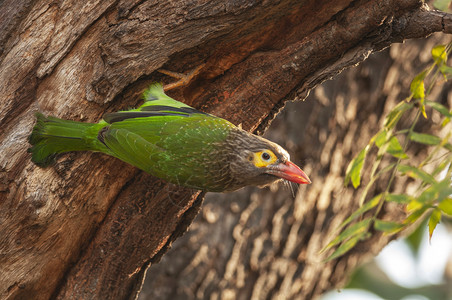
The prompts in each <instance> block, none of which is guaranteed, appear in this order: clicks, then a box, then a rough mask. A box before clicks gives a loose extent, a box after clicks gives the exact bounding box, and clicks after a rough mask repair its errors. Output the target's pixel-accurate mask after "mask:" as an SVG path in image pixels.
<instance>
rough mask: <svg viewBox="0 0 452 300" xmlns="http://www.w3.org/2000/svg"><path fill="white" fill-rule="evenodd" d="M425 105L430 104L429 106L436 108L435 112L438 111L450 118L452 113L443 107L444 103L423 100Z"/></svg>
mask: <svg viewBox="0 0 452 300" xmlns="http://www.w3.org/2000/svg"><path fill="white" fill-rule="evenodd" d="M425 105H427V106H430V107H431V108H433V109H434V110H436V111H437V112H439V113H440V114H442V115H443V116H445V117H447V118H451V117H452V114H451V113H450V111H449V110H448V109H447V107H445V106H444V105H442V104H440V103H438V102H435V101H425Z"/></svg>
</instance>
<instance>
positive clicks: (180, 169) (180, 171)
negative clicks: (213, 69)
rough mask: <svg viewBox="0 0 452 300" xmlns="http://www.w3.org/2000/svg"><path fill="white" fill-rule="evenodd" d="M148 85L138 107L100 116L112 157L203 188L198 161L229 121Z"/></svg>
mask: <svg viewBox="0 0 452 300" xmlns="http://www.w3.org/2000/svg"><path fill="white" fill-rule="evenodd" d="M157 87H159V86H153V87H151V88H150V89H149V90H147V92H146V93H145V98H146V102H145V103H144V104H143V105H142V106H140V107H139V108H138V109H135V110H130V111H122V112H117V113H112V114H107V115H105V116H104V120H105V121H106V122H107V123H108V124H107V126H106V127H104V129H103V130H101V132H100V133H99V139H100V140H101V141H102V142H103V143H104V144H105V146H107V147H108V149H110V150H111V152H112V153H113V155H114V156H116V157H117V158H119V159H121V160H123V161H126V162H128V163H130V164H132V165H134V166H136V167H138V168H140V169H142V170H144V171H146V172H149V173H151V174H153V175H155V176H157V177H160V178H163V179H166V180H168V181H170V182H173V183H176V184H181V185H186V186H191V187H196V188H204V187H205V184H206V180H209V179H206V178H208V177H209V176H208V175H207V173H208V171H209V170H208V168H210V167H211V163H210V164H209V167H208V165H207V164H205V163H202V162H203V160H205V158H206V156H207V155H208V154H209V153H210V152H211V151H213V150H212V149H213V148H214V147H215V144H216V143H217V142H219V141H222V140H224V139H225V138H226V136H227V134H228V132H229V129H230V128H232V127H234V125H233V124H231V123H230V122H228V121H226V120H224V119H221V118H218V117H215V116H212V115H209V114H206V113H203V112H200V111H198V110H196V109H194V108H192V107H190V106H188V105H185V104H183V103H182V102H179V101H176V100H174V99H171V98H170V97H168V96H166V95H165V94H164V93H163V90H161V87H159V88H157Z"/></svg>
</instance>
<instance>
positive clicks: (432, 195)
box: [407, 178, 452, 210]
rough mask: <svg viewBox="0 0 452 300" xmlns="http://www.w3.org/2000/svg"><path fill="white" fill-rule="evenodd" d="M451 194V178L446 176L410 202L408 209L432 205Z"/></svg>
mask: <svg viewBox="0 0 452 300" xmlns="http://www.w3.org/2000/svg"><path fill="white" fill-rule="evenodd" d="M450 194H452V186H451V185H450V179H449V178H445V179H444V180H442V181H440V182H435V183H434V184H432V185H431V186H430V187H428V188H427V189H425V190H424V191H423V192H422V193H421V194H420V195H419V197H417V199H415V200H414V201H412V202H410V204H408V206H407V209H410V210H415V209H417V208H418V207H423V206H425V207H430V206H432V205H433V204H434V203H435V202H438V203H439V202H442V201H443V200H444V199H446V198H448V197H449V195H450Z"/></svg>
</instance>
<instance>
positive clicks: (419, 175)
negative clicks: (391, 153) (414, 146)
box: [397, 165, 436, 184]
mask: <svg viewBox="0 0 452 300" xmlns="http://www.w3.org/2000/svg"><path fill="white" fill-rule="evenodd" d="M397 169H398V170H399V171H400V172H401V173H402V174H405V175H407V176H409V177H411V178H414V179H421V180H422V181H424V182H426V183H430V184H434V183H435V182H436V180H435V178H433V176H432V175H430V174H428V173H426V172H424V171H423V170H420V169H418V168H416V167H412V166H409V165H399V166H398V167H397Z"/></svg>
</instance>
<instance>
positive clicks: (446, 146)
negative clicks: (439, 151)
mask: <svg viewBox="0 0 452 300" xmlns="http://www.w3.org/2000/svg"><path fill="white" fill-rule="evenodd" d="M443 147H444V148H446V149H447V150H449V151H451V152H452V145H451V144H449V143H445V144H444V145H443Z"/></svg>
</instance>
